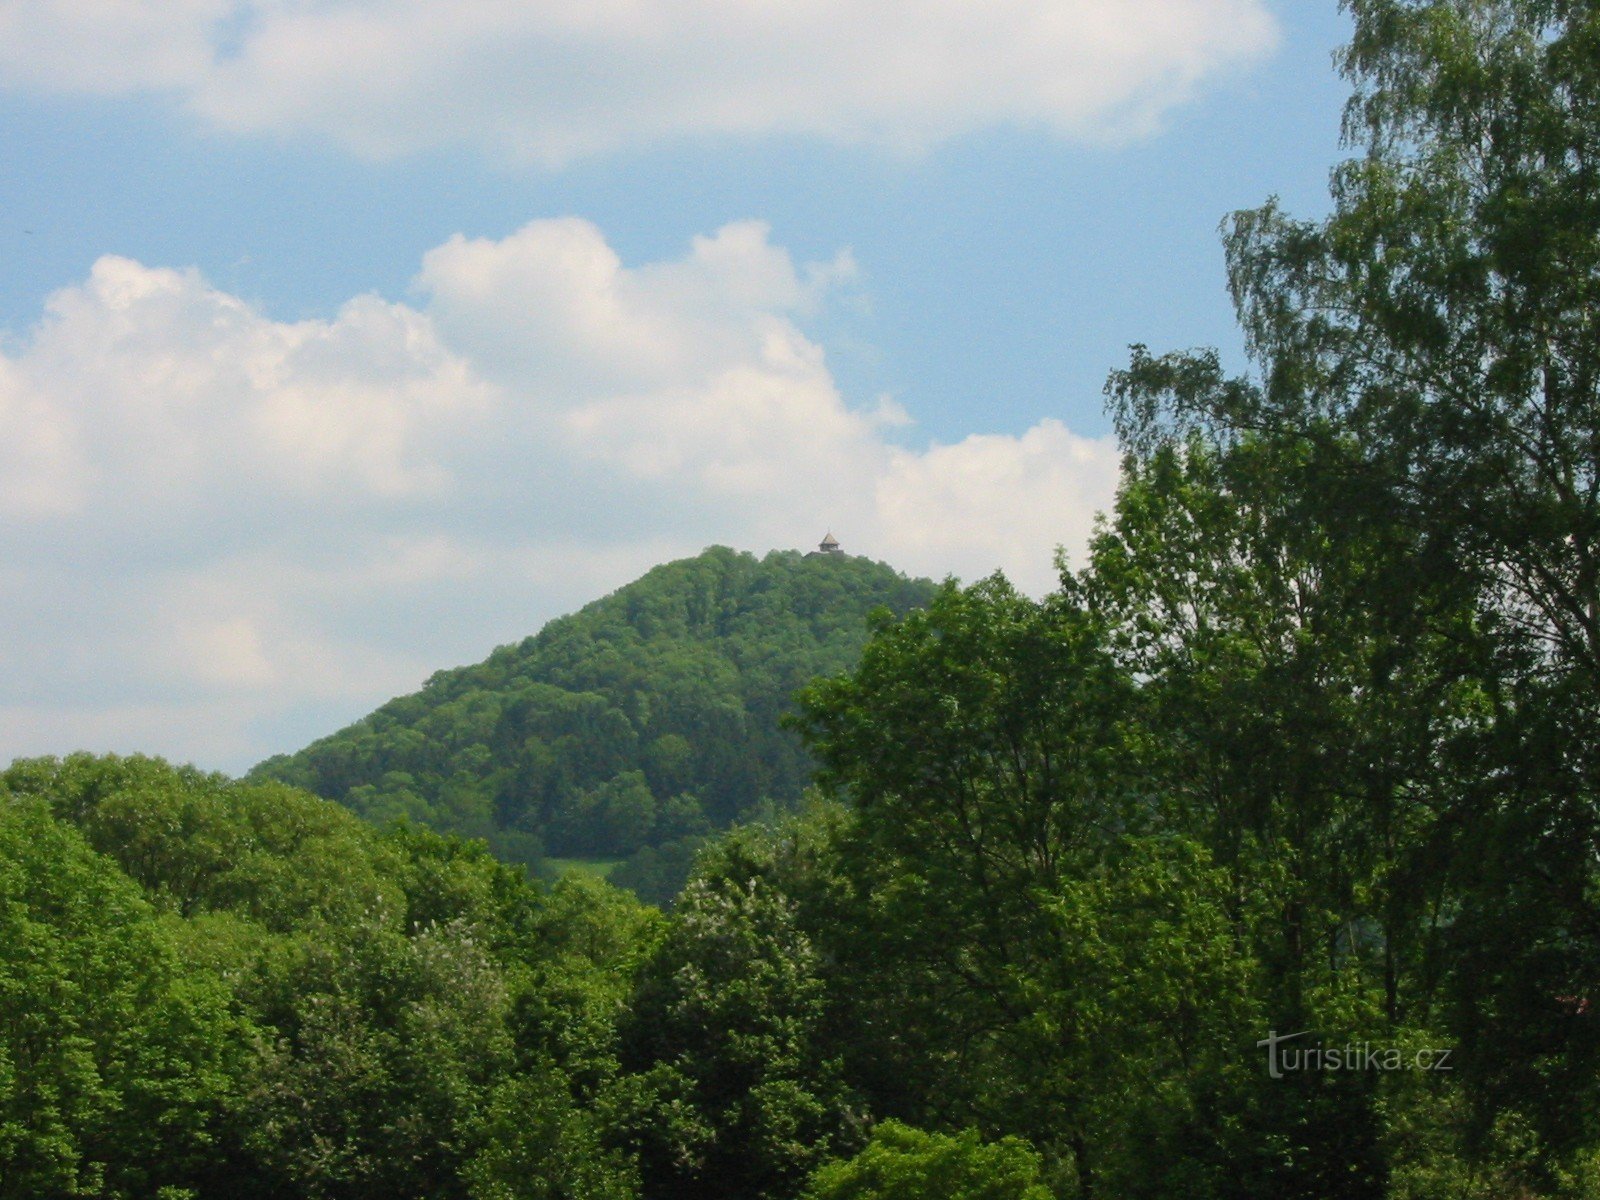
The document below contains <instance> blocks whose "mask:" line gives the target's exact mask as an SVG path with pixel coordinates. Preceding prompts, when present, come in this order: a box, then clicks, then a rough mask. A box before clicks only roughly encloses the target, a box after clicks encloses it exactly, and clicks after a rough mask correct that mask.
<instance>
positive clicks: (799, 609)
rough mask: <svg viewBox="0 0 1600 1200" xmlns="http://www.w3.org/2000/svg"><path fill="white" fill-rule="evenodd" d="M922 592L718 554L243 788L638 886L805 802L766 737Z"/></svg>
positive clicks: (586, 611)
mask: <svg viewBox="0 0 1600 1200" xmlns="http://www.w3.org/2000/svg"><path fill="white" fill-rule="evenodd" d="M933 590H934V585H933V584H932V583H930V582H928V581H927V580H914V579H908V578H907V577H905V576H904V575H902V574H900V573H899V572H898V571H896V570H894V569H893V568H892V567H889V566H887V565H885V564H883V563H878V562H873V561H871V560H869V559H866V558H861V557H856V556H852V555H846V554H840V553H827V554H818V553H815V552H813V553H811V554H802V553H800V552H799V551H774V552H772V553H770V554H768V555H767V556H766V557H765V558H761V559H757V558H756V557H755V556H753V555H751V554H746V553H740V552H736V551H733V550H729V549H726V548H724V547H720V546H717V547H712V548H710V549H708V550H706V551H705V552H703V553H702V554H699V555H697V556H696V557H694V558H687V559H682V560H679V561H677V562H671V563H667V564H665V565H663V566H659V567H656V568H654V569H653V570H651V571H649V572H647V573H646V574H645V575H643V576H642V577H640V578H639V579H637V580H635V581H634V582H633V583H630V584H628V585H627V586H626V587H623V588H621V589H619V590H618V591H616V592H613V593H612V594H611V595H609V596H606V597H605V598H603V599H600V600H597V601H595V602H594V603H592V604H589V605H587V606H586V607H584V608H583V609H581V610H580V611H578V612H576V613H573V614H571V615H570V616H565V617H560V618H558V619H556V620H553V621H551V622H550V623H549V624H547V625H546V626H545V627H544V628H543V629H542V630H540V631H539V633H537V634H536V635H534V636H533V637H529V638H526V639H524V640H523V641H521V642H519V643H517V644H515V645H509V646H501V647H500V648H499V649H497V650H495V651H494V653H492V654H491V655H489V657H488V658H487V659H485V660H484V661H483V662H481V663H478V664H477V665H475V666H468V667H460V668H457V669H454V670H448V671H440V672H438V673H437V674H435V675H434V676H433V677H432V678H431V679H429V680H428V682H427V683H426V684H425V685H424V686H423V688H422V689H421V690H420V691H418V692H416V693H413V694H412V695H409V696H401V697H399V698H398V699H395V700H391V701H389V703H387V704H385V705H383V706H382V707H381V708H379V709H377V710H376V711H375V712H373V713H371V714H370V715H368V716H366V717H364V718H362V719H361V720H359V721H357V722H356V723H355V724H353V725H351V726H349V727H347V728H345V729H342V730H340V731H339V732H338V733H335V734H332V735H331V736H329V737H325V738H322V739H320V740H319V741H316V742H313V743H312V744H311V745H310V746H307V747H306V748H305V749H303V750H301V751H299V752H298V753H295V754H291V755H280V756H278V757H276V758H271V759H268V760H267V761H266V762H263V763H261V764H260V765H259V766H257V767H256V768H255V770H254V771H253V772H252V775H253V776H255V777H258V778H259V777H267V778H274V779H280V780H283V781H285V782H287V783H292V784H296V785H298V786H300V787H304V788H307V789H308V790H310V791H313V792H316V793H317V794H319V795H322V796H326V797H328V798H329V799H332V800H337V801H339V802H340V803H342V804H344V805H346V806H348V807H349V808H351V809H354V810H355V811H356V812H358V813H360V814H361V815H363V816H366V817H368V818H370V819H372V820H375V821H380V822H382V821H388V820H390V819H393V818H397V817H405V818H409V819H411V820H413V821H417V822H420V823H422V824H425V825H429V826H432V827H434V828H437V829H442V830H448V831H451V832H454V833H460V834H464V835H467V836H470V837H482V838H485V839H487V840H488V842H489V844H490V846H491V848H492V849H494V850H495V851H496V853H497V854H498V855H499V856H500V857H502V858H506V859H509V860H513V861H520V862H525V863H529V864H537V863H538V862H539V861H540V860H541V859H543V858H544V857H545V856H561V857H574V858H586V859H603V860H613V861H614V860H618V859H627V858H630V857H637V858H638V859H639V860H640V861H638V862H636V863H634V864H633V866H634V867H635V868H636V869H635V870H634V872H633V874H634V876H636V877H637V876H639V875H640V874H641V870H642V873H643V874H646V875H648V874H650V873H651V871H650V868H651V867H652V864H654V863H655V862H656V860H658V859H659V858H660V857H661V856H662V855H666V856H667V857H668V858H673V859H676V860H683V859H686V858H687V856H688V854H689V853H690V852H691V850H692V847H693V846H694V845H695V844H697V843H698V840H699V839H700V838H702V837H703V836H705V835H707V834H709V833H711V832H713V831H715V830H717V829H721V828H725V827H726V826H727V825H729V824H730V823H732V822H733V821H736V820H738V819H739V818H741V817H743V816H745V815H747V814H750V813H751V812H752V811H754V810H756V809H757V808H758V807H760V806H761V805H763V804H764V803H770V804H772V805H775V806H778V807H786V806H789V805H791V804H793V803H794V802H795V801H796V800H798V798H799V796H800V793H801V791H802V789H803V788H804V787H805V785H806V783H807V781H808V779H809V776H810V772H811V768H812V764H811V761H810V759H809V757H808V755H807V754H806V752H805V750H804V748H803V747H802V746H801V744H800V741H799V739H798V738H797V737H796V736H795V735H794V734H793V733H791V732H789V731H788V730H785V729H783V728H781V727H780V724H779V718H780V716H781V715H782V714H783V713H784V712H785V711H786V710H787V709H788V706H789V703H790V698H791V697H792V695H793V694H794V692H795V690H796V689H797V688H799V687H800V686H801V685H803V684H804V683H806V682H807V681H809V680H811V679H812V678H815V677H816V676H818V675H822V674H832V673H836V672H839V671H843V670H846V669H847V668H849V667H851V666H853V665H854V663H855V661H856V658H857V656H858V655H859V654H860V652H861V648H862V646H863V644H864V643H865V641H866V637H867V633H868V621H867V617H868V614H869V613H870V612H871V611H872V610H874V609H876V608H879V607H886V608H888V609H889V610H891V611H892V612H894V613H895V614H896V615H903V614H904V613H905V612H907V611H908V610H910V609H912V608H915V607H918V606H920V605H922V604H924V603H926V601H927V600H928V599H929V598H930V597H931V596H932V594H933ZM676 873H677V872H676V871H671V872H668V874H676ZM627 874H628V871H627V870H626V869H625V870H624V876H626V875H627ZM642 890H644V891H649V890H651V889H650V888H649V887H645V888H643V889H642Z"/></svg>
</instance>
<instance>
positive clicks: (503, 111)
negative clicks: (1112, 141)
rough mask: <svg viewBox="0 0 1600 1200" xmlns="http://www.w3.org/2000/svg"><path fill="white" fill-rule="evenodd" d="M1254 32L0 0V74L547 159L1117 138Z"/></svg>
mask: <svg viewBox="0 0 1600 1200" xmlns="http://www.w3.org/2000/svg"><path fill="white" fill-rule="evenodd" d="M1274 38H1275V25H1274V23H1273V21H1272V19H1271V17H1270V16H1269V14H1268V13H1267V11H1266V9H1265V7H1264V0H917V2H915V3H912V2H910V0H849V2H846V0H784V2H783V3H750V0H544V2H542V3H537V4H533V3H528V2H527V0H453V2H452V3H449V4H440V3H426V2H423V0H324V2H321V3H317V4H306V3H303V2H301V0H119V2H117V3H107V2H105V0H99V2H96V0H29V2H27V3H11V4H6V5H0V82H4V83H9V84H11V85H12V86H17V87H27V88H35V89H46V90H56V91H67V92H73V91H78V92H95V93H116V92H124V91H132V90H143V91H154V92H167V93H171V94H175V95H176V96H178V97H179V98H180V99H181V100H182V101H183V102H184V103H185V104H186V105H187V106H188V107H189V108H190V109H191V110H192V111H193V112H195V113H197V114H199V115H200V116H201V117H203V118H204V119H206V120H207V121H209V122H211V123H212V124H214V125H215V126H218V127H220V128H223V129H229V130H236V131H270V132H275V133H281V132H303V133H310V134H313V135H316V136H320V137H324V138H327V139H330V140H332V141H334V142H337V143H340V144H343V145H346V146H348V147H350V148H352V149H354V150H355V151H357V152H359V153H362V154H365V155H370V156H375V157H386V156H391V155H396V154H403V153H407V152H411V151H416V150H419V149H424V148H428V147H432V146H438V145H447V144H455V143H463V142H464V143H468V144H472V145H476V146H479V147H481V148H483V149H485V150H487V151H489V152H490V153H492V154H495V155H497V156H504V157H509V158H513V159H533V160H540V161H544V162H547V163H559V162H563V161H566V160H568V159H571V158H574V157H578V156H581V155H585V154H591V153H595V152H600V151H605V150H609V149H612V148H614V147H617V146H621V145H627V144H636V143H640V142H645V141H650V140H655V139H660V138H663V137H673V136H682V135H691V136H692V135H706V134H711V135H719V134H732V135H761V134H772V133H800V134H807V135H816V136H821V137H826V138H833V139H841V140H845V141H851V142H869V143H877V144H883V145H887V146H890V147H893V148H896V149H901V150H907V149H912V150H914V149H917V148H921V147H923V146H926V145H929V144H931V143H933V142H936V141H938V140H941V139H943V138H947V137H950V136H953V135H957V134H960V133H963V132H966V131H969V130H972V129H977V128H982V127H986V126H991V125H995V124H1002V123H1011V124H1018V125H1027V126H1035V127H1042V128H1047V129H1050V130H1053V131H1055V132H1056V133H1058V134H1060V135H1062V136H1065V137H1071V138H1090V139H1102V138H1108V137H1109V138H1119V137H1126V136H1133V135H1138V134H1140V133H1143V132H1145V131H1147V130H1149V129H1150V128H1151V127H1152V126H1153V125H1154V124H1155V123H1156V122H1157V121H1158V120H1159V119H1160V117H1161V115H1162V114H1163V113H1164V112H1165V111H1166V110H1168V109H1169V108H1171V107H1172V106H1173V105H1175V104H1179V103H1182V102H1183V101H1184V100H1186V99H1187V98H1188V97H1189V96H1190V95H1191V94H1192V92H1193V91H1194V89H1195V88H1196V87H1197V86H1198V85H1199V84H1201V83H1202V82H1203V81H1204V80H1206V79H1207V78H1208V77H1211V76H1214V75H1216V74H1218V73H1220V72H1221V71H1223V70H1225V69H1228V68H1230V67H1234V66H1237V65H1238V64H1240V63H1243V62H1247V61H1249V60H1251V59H1252V58H1255V57H1257V56H1259V55H1261V54H1262V53H1264V52H1265V51H1266V50H1267V49H1268V48H1269V47H1270V46H1271V44H1272V42H1273V40H1274Z"/></svg>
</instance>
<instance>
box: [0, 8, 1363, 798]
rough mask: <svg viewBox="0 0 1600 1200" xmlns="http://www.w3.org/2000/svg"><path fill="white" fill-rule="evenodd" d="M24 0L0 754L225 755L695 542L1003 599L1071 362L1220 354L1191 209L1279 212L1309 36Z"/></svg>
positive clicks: (4, 118)
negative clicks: (1185, 352)
mask: <svg viewBox="0 0 1600 1200" xmlns="http://www.w3.org/2000/svg"><path fill="white" fill-rule="evenodd" d="M26 7H27V9H28V11H27V12H26V13H23V12H22V10H21V7H20V6H19V8H16V9H12V10H10V11H6V12H0V46H3V47H5V48H3V49H0V139H3V141H0V214H3V216H0V261H4V262H5V264H6V267H7V269H6V271H5V272H4V274H3V275H0V328H3V330H4V341H3V342H0V435H3V439H0V440H3V442H4V443H5V444H6V445H8V446H9V447H10V449H9V450H3V449H0V522H3V524H0V529H3V530H4V533H3V534H0V542H3V543H4V544H3V545H0V553H3V554H4V555H5V556H6V561H7V564H8V566H7V569H6V570H5V571H4V572H0V605H3V606H4V611H5V612H6V613H7V615H8V616H9V617H10V621H9V622H8V623H9V624H10V626H11V627H12V629H13V630H14V631H15V632H16V633H17V634H18V635H19V636H18V638H17V643H20V644H16V643H14V644H13V645H12V646H11V647H9V648H6V649H0V667H3V668H4V677H5V678H6V680H7V682H6V683H5V684H4V685H3V687H4V688H5V689H8V690H6V691H3V692H0V756H10V755H16V754H29V753H46V752H62V751H65V750H69V749H72V748H74V747H77V746H84V747H86V748H91V749H121V750H129V749H134V748H144V749H148V750H150V751H153V752H158V753H164V754H168V755H171V756H173V757H177V758H190V759H195V760H197V761H200V762H201V763H202V764H203V765H207V766H214V767H219V768H224V769H230V770H237V769H241V768H243V767H244V766H247V765H248V764H249V763H250V762H252V761H254V760H255V759H257V758H259V757H261V756H263V755H265V754H267V753H271V752H274V751H277V750H283V749H289V748H293V747H294V746H295V745H297V744H299V743H300V742H301V741H303V740H305V739H306V738H309V737H311V736H314V735H316V734H319V733H322V732H327V731H329V730H330V729H331V728H333V727H334V726H335V725H337V724H338V723H340V722H343V721H346V720H349V719H351V718H353V717H355V716H357V715H359V714H360V713H362V712H364V711H366V710H368V709H370V708H371V707H373V706H374V705H375V704H377V703H379V702H381V701H382V700H383V699H385V698H387V697H388V696H389V695H392V694H394V693H395V692H397V691H400V690H406V689H409V688H411V687H414V686H416V685H417V683H419V682H420V681H421V679H422V678H424V677H425V676H426V674H427V673H428V672H429V671H430V670H431V669H433V668H435V667H439V666H445V665H450V664H453V663H455V662H459V661H465V660H470V659H476V658H478V657H481V656H482V655H483V654H484V653H486V652H487V650H488V649H490V648H491V647H492V646H493V645H495V644H496V643H498V642H503V641H506V640H510V639H512V638H515V637H519V636H521V635H523V634H525V633H527V632H531V631H532V630H533V629H535V628H537V626H538V624H539V623H541V622H542V621H543V620H545V619H547V618H548V617H550V616H553V615H555V614H557V613H559V612H561V611H565V610H566V609H569V608H571V607H573V606H575V605H576V604H579V603H581V602H583V601H584V600H586V599H589V598H592V597H593V596H594V595H598V594H600V593H602V592H604V591H606V590H609V589H610V588H613V587H615V586H618V585H619V584H621V583H623V582H625V581H626V580H627V579H628V578H631V577H633V576H634V575H636V574H637V573H639V571H641V570H642V569H644V568H645V567H647V566H648V565H650V564H651V563H652V562H655V561H658V560H660V559H661V558H664V557H670V556H673V555H676V554H680V553H692V552H694V551H695V550H697V549H699V548H700V547H701V546H704V545H706V544H709V543H712V542H721V543H727V544H733V545H738V546H741V547H744V548H748V549H752V550H757V551H760V550H764V549H767V548H769V547H771V546H788V545H800V544H804V543H808V542H811V541H814V540H815V539H816V538H817V537H819V536H820V534H821V532H822V526H824V525H832V526H833V528H834V531H835V532H836V533H838V534H839V536H840V537H841V539H843V540H844V541H845V543H846V549H847V550H860V551H861V552H863V553H869V554H871V555H872V556H873V557H878V558H883V559H886V560H888V561H891V562H894V563H895V564H896V565H898V566H901V567H903V568H904V569H906V570H908V571H913V572H916V573H921V574H931V575H943V574H947V573H955V574H958V575H961V576H963V577H967V578H971V577H974V576H976V575H980V574H983V573H986V572H987V571H989V570H992V569H995V568H996V567H1002V568H1004V569H1006V570H1007V571H1008V573H1010V574H1011V575H1012V576H1013V577H1014V578H1016V579H1018V580H1019V581H1020V582H1022V583H1023V584H1024V585H1025V586H1027V587H1029V588H1030V589H1032V590H1034V591H1040V590H1043V589H1045V588H1047V587H1048V586H1049V582H1050V579H1051V577H1052V567H1051V552H1052V550H1053V548H1054V547H1055V546H1057V545H1065V546H1067V548H1068V550H1069V552H1070V551H1071V550H1072V548H1073V547H1074V546H1077V545H1081V541H1082V538H1083V536H1084V534H1085V533H1086V531H1087V529H1088V527H1089V522H1090V521H1091V520H1092V517H1093V513H1094V511H1095V509H1096V508H1099V507H1103V506H1104V504H1105V503H1107V502H1108V501H1109V497H1110V495H1111V490H1112V488H1113V487H1114V484H1115V448H1114V447H1113V446H1111V445H1110V444H1109V442H1108V441H1107V440H1106V434H1107V426H1106V422H1105V419H1104V416H1103V414H1102V412H1101V408H1100V404H1101V397H1100V388H1101V385H1102V383H1103V381H1104V379H1105V376H1106V373H1107V371H1108V370H1109V369H1111V368H1112V367H1114V366H1116V365H1118V364H1119V363H1120V362H1122V361H1123V360H1124V359H1125V357H1126V346H1127V344H1128V343H1130V342H1134V341H1143V342H1146V343H1148V344H1150V345H1151V346H1152V347H1154V348H1157V349H1168V348H1174V347H1181V346H1191V345H1218V346H1220V347H1221V348H1222V349H1223V350H1224V351H1225V352H1226V353H1227V354H1228V355H1229V356H1230V357H1231V358H1232V359H1233V361H1234V362H1236V363H1238V362H1239V361H1240V356H1239V352H1238V340H1237V335H1236V333H1235V331H1234V329H1233V325H1232V321H1231V314H1230V312H1229V310H1228V306H1227V301H1226V295H1225V291H1224V287H1223V276H1222V260H1221V251H1220V245H1219V239H1218V235H1217V225H1218V222H1219V220H1220V219H1221V217H1222V216H1223V215H1224V214H1225V213H1226V212H1228V211H1230V210H1232V209H1235V208H1240V207H1246V206H1253V205H1255V204H1259V203H1260V202H1262V201H1263V200H1265V199H1266V198H1267V197H1268V196H1269V195H1272V194H1277V195H1279V196H1281V197H1282V199H1283V200H1284V202H1285V204H1286V205H1287V206H1288V207H1289V208H1290V209H1291V210H1292V211H1295V212H1297V213H1300V214H1303V215H1317V214H1319V213H1320V212H1322V211H1323V210H1324V208H1325V206H1326V181H1327V173H1328V169H1329V167H1330V166H1331V165H1332V164H1333V162H1334V161H1335V160H1336V158H1337V157H1338V153H1339V149H1338V143H1337V128H1338V117H1339V110H1340V106H1341V104H1342V101H1343V96H1344V88H1343V85H1342V83H1341V81H1339V80H1338V79H1337V77H1336V76H1335V75H1334V73H1333V70H1332V67H1331V64H1330V55H1331V52H1332V50H1333V49H1334V47H1335V46H1337V45H1338V43H1339V42H1340V41H1341V40H1342V39H1343V37H1344V36H1345V33H1346V29H1347V22H1346V20H1345V18H1344V17H1343V16H1342V15H1341V14H1339V13H1338V12H1337V10H1336V9H1335V7H1334V5H1333V4H1332V3H1328V4H1322V3H1318V4H1308V3H1297V4H1293V5H1290V4H1286V3H1271V2H1269V0H995V2H994V3H990V4H985V5H978V4H972V3H969V2H967V0H943V2H941V3H935V4H932V5H930V6H921V7H918V8H916V9H915V10H914V12H913V10H912V9H908V8H906V6H904V5H901V4H899V3H891V2H890V0H870V2H868V3H863V4H859V5H855V6H851V7H849V8H835V7H833V6H831V5H830V4H828V3H826V2H825V0H793V3H792V5H790V6H789V7H787V8H785V9H784V13H785V16H784V18H783V22H784V23H782V24H781V27H779V26H776V25H775V26H772V27H768V26H766V25H763V24H762V19H761V18H759V17H752V16H750V14H751V13H754V12H758V11H759V10H760V6H755V7H754V8H752V7H751V6H744V7H743V9H741V8H740V6H738V5H733V4H732V3H731V0H640V2H638V3H633V4H621V3H617V4H614V5H597V6H593V7H584V6H576V5H572V4H569V3H567V2H565V0H551V2H550V3H548V4H545V5H526V4H524V5H520V6H519V5H516V4H507V3H504V2H502V0H472V2H470V3H465V2H464V3H462V4H460V5H456V6H436V10H437V13H438V14H445V15H438V16H435V15H430V14H431V13H432V12H433V10H428V9H423V8H419V7H418V6H414V5H408V4H405V3H401V0H376V2H374V3H369V4H365V5H360V6H356V5H353V4H351V3H348V2H347V0H333V2H332V3H330V4H328V5H325V6H322V7H321V8H320V9H318V10H307V9H304V8H303V7H302V6H296V5H293V4H289V3H286V2H285V0H237V2H229V0H169V2H168V3H165V4H161V5H155V4H145V3H143V2H142V0H130V2H129V3H128V4H127V5H125V6H123V10H122V11H124V12H125V13H127V14H131V15H128V16H127V17H126V19H119V23H117V24H114V25H113V24H109V23H108V24H106V26H105V27H104V28H102V27H99V26H96V27H94V28H84V27H82V25H81V24H74V22H81V20H82V18H81V16H79V15H77V14H78V13H79V12H80V10H79V9H77V8H75V7H74V6H71V5H67V4H65V3H60V4H58V3H56V0H38V2H37V3H35V4H32V5H30V6H26ZM57 10H59V11H57ZM345 10H348V11H345ZM105 11H107V12H110V11H112V10H109V9H108V10H105ZM308 12H314V13H315V14H318V15H316V19H315V21H314V20H313V18H312V17H310V16H307V15H306V13H308ZM419 13H421V14H423V15H421V16H419V15H418V14H419ZM451 13H454V14H457V15H455V16H450V15H448V14H451ZM595 13H598V14H599V16H595V15H594V14H595ZM908 13H911V14H912V17H910V18H908V15H907V14H908ZM919 13H920V14H923V15H922V16H920V17H919V16H916V14H919ZM530 14H531V15H530ZM840 14H847V15H846V16H844V17H841V16H840ZM912 19H915V21H916V22H917V23H916V24H915V26H913V25H912V24H908V20H912ZM839 21H844V22H845V26H844V27H841V28H839V29H837V30H835V29H834V28H832V25H831V24H830V23H837V22H839ZM317 22H320V23H317ZM850 22H855V23H856V24H859V26H860V27H859V28H855V27H854V26H853V25H850V24H849V23H850ZM719 38H723V39H724V40H723V42H721V43H719V42H718V39H719ZM341 39H347V40H341ZM640 47H642V49H640Z"/></svg>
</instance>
